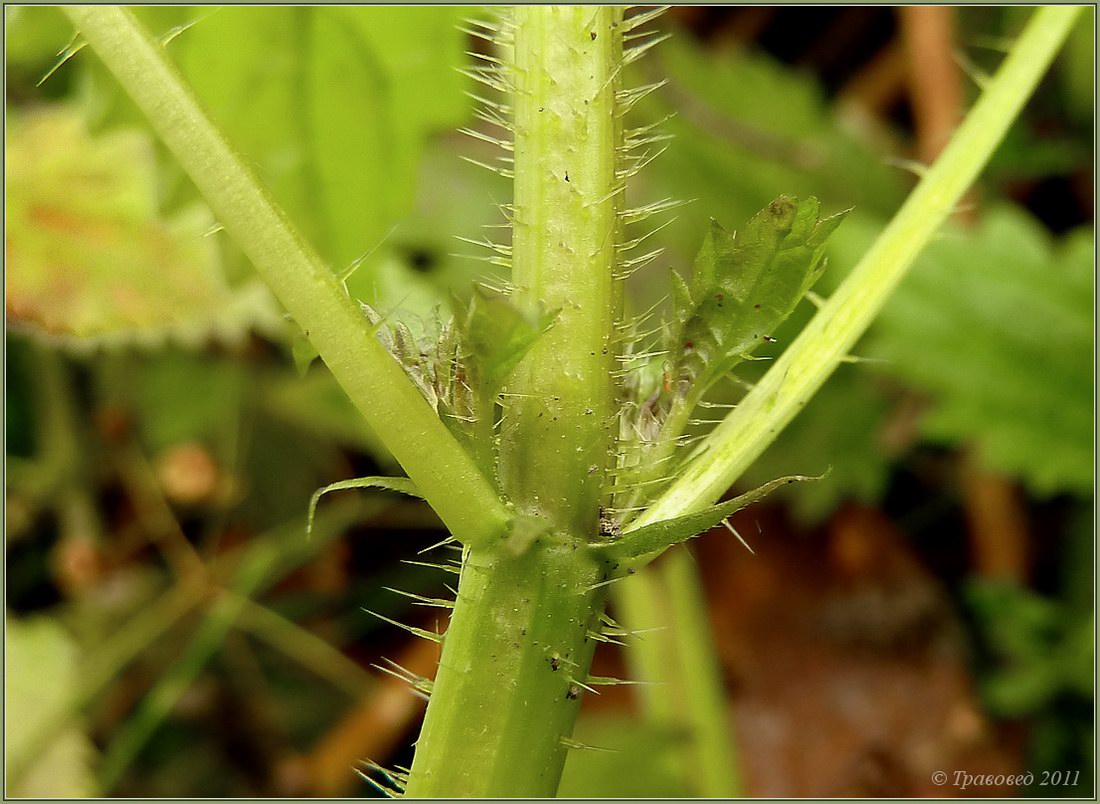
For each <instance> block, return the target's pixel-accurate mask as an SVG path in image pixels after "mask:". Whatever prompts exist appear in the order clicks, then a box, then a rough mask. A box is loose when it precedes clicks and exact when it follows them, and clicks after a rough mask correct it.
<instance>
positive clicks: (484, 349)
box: [465, 289, 555, 397]
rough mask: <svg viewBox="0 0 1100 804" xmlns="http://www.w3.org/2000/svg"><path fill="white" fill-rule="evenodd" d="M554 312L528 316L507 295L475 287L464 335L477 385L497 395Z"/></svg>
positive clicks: (544, 328) (481, 389)
mask: <svg viewBox="0 0 1100 804" xmlns="http://www.w3.org/2000/svg"><path fill="white" fill-rule="evenodd" d="M554 317H555V316H554V314H543V315H539V316H529V315H527V314H526V313H524V312H523V311H521V310H520V309H519V308H518V307H516V306H515V305H514V304H512V302H511V301H510V300H509V299H508V298H507V297H504V296H497V295H489V294H488V293H487V292H482V291H480V290H477V289H475V292H474V295H473V298H472V299H471V300H470V305H469V308H468V311H467V314H466V321H465V338H466V341H467V344H468V346H469V349H470V360H471V362H472V363H473V364H475V365H476V366H477V372H478V385H479V390H480V392H481V393H482V394H483V395H484V396H485V397H494V396H495V395H496V394H497V392H498V391H500V388H501V386H502V385H503V384H504V381H505V380H506V379H507V377H508V374H509V373H510V372H511V371H512V369H514V368H515V367H516V366H517V365H518V364H519V361H520V360H522V359H523V356H524V355H525V354H527V352H528V351H529V350H530V349H531V347H532V346H534V345H535V341H537V340H538V338H539V336H540V335H542V333H544V332H545V331H546V330H547V329H548V328H549V327H550V325H551V323H552V322H553V320H554Z"/></svg>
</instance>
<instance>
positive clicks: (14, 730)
mask: <svg viewBox="0 0 1100 804" xmlns="http://www.w3.org/2000/svg"><path fill="white" fill-rule="evenodd" d="M5 631H6V635H5V653H6V656H5V659H6V661H5V667H6V669H7V672H6V674H5V679H4V703H5V709H6V711H5V713H4V720H5V724H6V729H5V736H6V738H7V739H6V741H5V746H4V750H5V758H6V759H7V761H8V764H9V770H10V767H11V763H12V761H13V760H15V761H17V762H18V763H19V764H20V766H22V767H23V768H24V771H23V772H22V773H20V775H19V778H17V779H12V778H10V777H9V778H8V779H7V784H8V787H7V789H6V790H5V793H6V795H7V796H14V797H18V798H22V797H26V798H88V797H91V796H94V795H95V793H96V790H95V783H94V780H93V778H92V770H91V767H90V765H91V761H92V759H93V757H94V756H95V749H94V747H93V746H92V743H91V740H90V739H88V736H87V734H85V733H84V731H83V730H82V729H81V728H80V727H79V725H78V724H77V722H76V721H75V719H74V721H73V722H72V723H71V724H70V725H69V727H68V728H66V729H65V730H64V731H62V732H61V733H60V734H59V735H58V736H57V737H56V738H55V739H54V740H53V741H52V742H51V743H50V744H49V746H48V747H47V748H46V750H45V751H42V752H41V753H40V754H38V755H37V756H26V751H27V748H28V747H29V743H31V742H34V741H35V740H36V739H37V736H38V734H39V732H40V731H41V730H42V729H43V728H46V727H47V725H48V724H49V723H50V722H52V721H53V720H54V719H55V718H58V717H65V716H66V715H71V713H69V712H66V711H65V706H66V700H67V698H68V697H69V691H70V690H71V688H72V687H73V686H74V685H77V684H79V683H80V672H79V664H78V661H77V649H76V645H75V643H74V642H73V639H72V637H70V636H69V634H68V633H66V631H65V630H64V629H63V628H62V627H61V625H59V624H58V623H57V622H56V621H55V620H53V619H51V618H49V617H41V616H40V617H34V618H31V619H25V620H18V619H11V618H9V619H7V622H6V628H5ZM24 762H29V764H28V765H23V763H24Z"/></svg>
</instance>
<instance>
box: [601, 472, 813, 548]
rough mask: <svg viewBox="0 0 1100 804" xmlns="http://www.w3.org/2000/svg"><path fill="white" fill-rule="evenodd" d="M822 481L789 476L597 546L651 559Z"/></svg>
mask: <svg viewBox="0 0 1100 804" xmlns="http://www.w3.org/2000/svg"><path fill="white" fill-rule="evenodd" d="M820 479H821V477H808V476H806V475H789V476H788V477H780V478H776V479H775V480H772V481H771V482H769V483H765V484H764V485H763V486H760V487H759V488H755V489H753V490H752V491H749V492H746V493H745V494H741V495H740V496H737V497H734V498H733V499H732V500H727V501H726V502H723V503H718V504H717V505H712V506H710V507H709V508H704V509H703V510H702V511H696V512H695V513H693V514H685V515H684V516H678V517H675V518H673V519H665V520H662V521H661V522H654V523H653V524H652V525H645V526H643V527H641V528H638V529H637V530H632V531H628V532H626V533H624V534H623V535H622V536H620V537H619V538H617V539H615V540H614V541H611V542H600V543H597V544H594V545H593V547H596V548H598V549H600V550H603V551H604V552H605V553H606V554H607V555H608V556H609V557H613V558H618V559H621V560H626V561H629V560H631V559H636V558H641V557H643V556H649V555H652V554H654V553H659V552H661V551H663V550H665V549H667V548H669V547H672V545H674V544H679V543H680V542H686V541H687V540H688V539H691V538H694V537H696V536H698V535H699V534H701V533H705V532H706V531H708V530H710V529H711V528H713V527H714V526H715V525H717V524H718V523H720V522H721V521H722V520H723V519H726V518H727V517H729V516H732V515H733V514H735V513H737V512H738V511H740V510H741V509H742V508H748V507H749V506H750V505H752V504H753V503H756V502H760V500H762V499H764V498H765V497H767V496H768V495H769V494H771V493H772V492H773V491H775V490H776V489H777V488H780V487H782V486H788V485H790V484H791V483H796V482H798V481H800V480H820Z"/></svg>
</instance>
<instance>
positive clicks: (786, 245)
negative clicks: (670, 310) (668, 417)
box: [668, 196, 846, 395]
mask: <svg viewBox="0 0 1100 804" xmlns="http://www.w3.org/2000/svg"><path fill="white" fill-rule="evenodd" d="M845 214H846V213H841V214H839V215H834V216H832V217H830V218H824V219H819V217H818V203H817V199H816V198H812V197H811V198H806V199H803V200H801V201H800V200H798V199H796V198H790V197H788V196H780V197H779V198H777V199H776V200H775V201H773V202H772V203H771V204H769V205H768V206H767V207H766V208H765V209H764V210H762V211H761V212H759V213H758V214H757V215H756V216H755V217H754V218H753V219H752V220H750V221H749V222H748V223H747V224H746V225H745V226H744V227H743V228H742V230H741V231H740V232H739V233H738V235H737V236H736V237H734V236H733V235H731V234H729V233H728V232H726V231H725V230H724V229H723V228H722V227H721V226H720V225H719V224H718V223H717V222H716V221H711V228H710V231H709V232H708V233H707V236H706V239H705V240H704V241H703V247H702V248H701V249H700V251H699V256H698V257H697V258H696V260H695V270H694V273H693V275H692V279H691V283H690V285H688V286H687V287H686V289H685V288H683V286H681V290H680V291H679V292H678V293H677V296H678V297H679V305H678V308H677V310H676V319H677V321H676V323H677V326H676V327H675V328H674V329H673V332H672V337H671V338H670V340H669V343H668V350H669V358H668V359H669V360H670V361H671V362H672V364H673V376H674V377H675V379H676V380H677V382H678V383H679V386H680V387H679V389H678V392H679V393H681V394H685V395H686V394H687V393H688V391H689V389H691V388H693V387H694V388H695V391H694V393H696V394H701V393H702V392H703V391H704V390H705V389H706V388H707V387H708V386H709V385H710V384H711V383H712V382H713V381H714V380H715V379H717V378H718V377H720V376H722V375H723V374H725V373H726V372H728V371H730V370H731V369H732V368H733V367H734V366H736V365H737V364H738V363H739V362H741V361H742V360H744V359H745V358H746V356H748V355H751V354H752V352H753V351H754V350H755V349H756V348H757V347H759V346H760V345H761V344H763V343H766V342H767V340H768V339H769V338H771V333H772V332H773V331H774V330H775V329H776V328H777V327H778V326H779V325H780V324H781V323H782V322H783V320H784V319H786V317H787V316H788V315H790V313H791V311H792V310H794V308H795V305H797V304H798V303H799V302H800V301H801V300H802V297H803V296H805V295H806V291H808V290H809V289H810V287H811V286H812V285H813V283H814V281H815V280H816V279H817V277H818V276H819V275H820V273H821V269H822V261H821V256H822V252H823V249H824V244H825V240H826V238H828V236H829V235H830V234H831V233H832V232H833V231H834V230H835V229H836V227H837V226H839V225H840V222H841V221H842V220H843V219H844V215H845Z"/></svg>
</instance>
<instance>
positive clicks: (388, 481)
mask: <svg viewBox="0 0 1100 804" xmlns="http://www.w3.org/2000/svg"><path fill="white" fill-rule="evenodd" d="M347 489H386V490H387V491H396V492H400V493H401V494H408V495H409V496H410V497H421V499H423V497H422V495H421V494H420V492H419V491H418V490H417V488H416V485H415V484H414V483H413V482H412V481H411V480H409V479H408V478H407V477H353V478H350V479H349V480H340V481H337V482H336V483H329V484H328V485H327V486H325V487H324V488H320V489H317V491H315V492H313V496H312V497H311V498H310V500H309V514H308V515H307V517H306V538H309V536H310V535H312V534H313V516H314V514H316V513H317V503H318V502H319V501H320V499H321V497H323V496H324V495H326V494H328V493H329V492H330V491H345V490H347Z"/></svg>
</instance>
